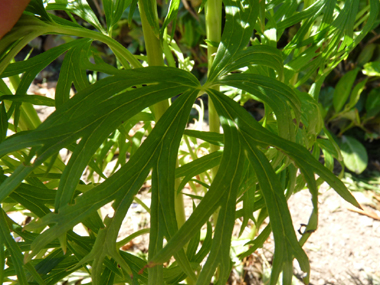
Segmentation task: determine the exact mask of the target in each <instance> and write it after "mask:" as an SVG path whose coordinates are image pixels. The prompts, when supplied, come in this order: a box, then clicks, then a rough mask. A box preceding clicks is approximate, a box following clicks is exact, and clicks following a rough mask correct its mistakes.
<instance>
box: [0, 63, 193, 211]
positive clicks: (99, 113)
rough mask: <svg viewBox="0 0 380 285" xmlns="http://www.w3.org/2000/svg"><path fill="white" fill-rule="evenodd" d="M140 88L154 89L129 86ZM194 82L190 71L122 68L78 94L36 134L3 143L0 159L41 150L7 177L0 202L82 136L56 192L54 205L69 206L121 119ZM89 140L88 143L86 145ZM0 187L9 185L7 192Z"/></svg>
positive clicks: (175, 93)
mask: <svg viewBox="0 0 380 285" xmlns="http://www.w3.org/2000/svg"><path fill="white" fill-rule="evenodd" d="M141 84H153V85H151V86H147V87H144V88H137V89H133V88H131V87H132V86H135V85H141ZM154 84H155V85H154ZM198 84H199V83H198V81H197V80H196V78H195V77H193V76H192V75H191V74H190V73H188V72H185V71H179V70H177V69H175V68H166V67H149V68H142V69H134V70H126V71H124V72H122V73H120V74H118V75H115V76H112V77H107V78H105V79H103V80H100V81H98V82H97V83H96V84H94V85H91V86H89V87H88V88H86V89H85V90H82V92H79V93H78V94H77V95H75V96H74V97H73V98H72V99H71V100H69V101H68V102H67V103H66V104H64V105H63V106H62V107H61V108H60V110H57V111H56V112H54V113H53V114H52V115H51V116H50V117H49V118H47V119H46V120H45V121H44V123H43V124H41V125H40V126H39V127H38V128H37V130H36V131H34V132H32V133H24V134H22V135H19V136H13V137H11V138H9V139H7V140H5V141H4V142H3V143H2V144H1V146H0V156H2V155H4V154H7V153H9V152H12V151H14V150H19V149H22V148H25V147H31V146H36V147H37V146H39V147H40V148H39V150H38V154H37V158H36V160H35V162H34V164H33V166H27V167H21V168H22V169H21V168H20V170H19V171H20V173H17V172H15V175H13V176H11V177H10V178H9V179H7V181H6V182H7V183H3V184H2V185H1V186H0V192H1V194H2V195H0V200H1V199H3V198H4V197H6V195H8V194H9V193H11V191H12V190H13V189H14V188H13V187H16V186H17V185H18V184H19V183H20V182H21V181H22V180H23V179H24V178H25V177H26V176H24V175H28V174H29V173H30V172H31V171H32V170H33V167H37V166H38V165H40V164H41V163H42V162H43V161H45V160H46V159H47V158H48V157H50V156H51V155H52V154H54V153H56V152H57V151H59V150H60V149H61V148H63V147H67V146H68V145H70V144H71V143H73V142H75V141H76V140H77V139H79V138H81V137H82V140H81V142H80V143H79V145H78V147H76V149H75V151H74V153H73V155H72V157H71V159H70V161H69V164H68V166H67V167H66V168H65V171H64V173H63V174H62V178H61V181H60V186H59V188H58V194H57V202H56V207H58V206H57V205H59V204H61V205H64V204H66V203H69V202H70V201H71V199H72V195H73V193H74V190H75V187H76V185H77V183H78V181H79V178H80V176H81V175H82V172H83V170H84V168H85V167H86V165H87V163H88V162H89V160H90V158H91V157H92V155H93V153H95V151H96V149H97V148H98V147H99V146H100V144H101V143H102V142H103V141H104V140H105V139H106V138H107V137H108V135H109V134H110V133H111V132H112V131H113V130H115V129H116V128H117V127H118V126H119V125H121V124H122V122H123V120H127V119H128V118H130V117H132V116H134V115H135V114H137V113H138V112H140V111H141V110H142V109H144V108H146V107H148V106H150V105H151V104H154V103H156V102H160V101H162V100H164V99H167V98H170V97H173V96H175V95H177V94H179V93H182V92H184V91H186V90H188V89H189V88H190V89H191V88H194V87H195V86H198ZM128 88H131V89H128ZM115 94H116V95H117V96H115ZM115 110H117V112H115ZM88 141H92V143H91V144H88ZM16 173H17V175H16ZM18 174H19V175H18ZM69 174H70V175H69ZM5 185H7V186H5ZM11 185H13V186H11ZM3 186H4V187H7V188H6V190H5V189H3ZM1 189H3V190H1ZM3 195H4V196H3ZM1 197H2V198H1Z"/></svg>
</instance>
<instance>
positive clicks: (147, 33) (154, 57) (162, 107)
mask: <svg viewBox="0 0 380 285" xmlns="http://www.w3.org/2000/svg"><path fill="white" fill-rule="evenodd" d="M150 4H151V5H156V1H150ZM154 8H155V9H154V11H156V7H154ZM139 9H140V16H141V23H142V27H143V32H144V40H145V49H146V52H147V56H148V64H149V66H164V59H163V56H162V55H163V52H162V47H161V42H160V40H159V39H158V38H157V37H156V35H155V34H154V31H153V29H152V27H151V26H150V24H149V22H148V19H147V17H146V13H145V8H144V5H143V4H142V1H141V0H140V1H139ZM155 18H156V21H158V16H157V15H155ZM168 108H169V100H164V101H161V102H159V103H157V104H155V105H153V106H152V107H151V109H152V111H153V114H154V116H155V119H156V122H157V121H158V120H159V119H160V118H161V117H162V115H163V114H164V113H165V112H166V110H167V109H168ZM176 166H177V167H178V160H177V162H176ZM179 183H180V180H178V179H176V181H175V189H177V188H178V186H179ZM175 209H176V218H177V223H178V227H181V226H182V225H183V224H184V223H185V221H186V216H185V209H184V203H183V196H182V194H179V195H176V194H175Z"/></svg>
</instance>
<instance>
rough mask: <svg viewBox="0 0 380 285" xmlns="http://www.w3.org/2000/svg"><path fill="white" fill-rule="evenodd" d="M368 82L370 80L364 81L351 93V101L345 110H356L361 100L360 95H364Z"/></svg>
mask: <svg viewBox="0 0 380 285" xmlns="http://www.w3.org/2000/svg"><path fill="white" fill-rule="evenodd" d="M367 81H368V78H366V79H364V80H363V81H360V82H359V83H358V84H356V85H355V87H354V89H353V90H352V92H351V96H350V100H349V101H348V103H347V105H346V107H345V109H346V110H350V109H351V108H354V107H355V105H356V103H357V102H358V101H359V99H360V94H362V92H363V90H364V88H365V85H366V83H367Z"/></svg>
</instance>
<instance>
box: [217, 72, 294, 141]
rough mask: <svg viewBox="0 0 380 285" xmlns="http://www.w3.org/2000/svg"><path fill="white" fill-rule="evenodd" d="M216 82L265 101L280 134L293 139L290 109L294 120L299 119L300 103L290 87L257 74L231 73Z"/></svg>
mask: <svg viewBox="0 0 380 285" xmlns="http://www.w3.org/2000/svg"><path fill="white" fill-rule="evenodd" d="M216 82H218V83H221V84H225V85H229V86H234V87H236V88H239V89H242V90H244V91H247V92H249V93H250V94H252V95H254V96H256V97H258V98H259V99H261V100H262V101H263V102H265V103H267V104H268V105H269V106H270V107H271V108H272V109H273V111H274V113H275V114H276V116H277V118H278V120H277V123H278V126H279V134H280V136H282V137H284V138H287V139H289V140H292V141H295V126H294V123H293V121H292V120H293V117H292V115H291V111H290V110H291V109H292V110H293V111H294V113H295V116H296V121H299V117H300V114H301V104H300V101H299V99H298V97H297V96H296V94H295V93H294V91H293V90H292V89H291V88H289V87H288V86H286V85H285V84H283V83H281V82H279V81H277V80H275V79H272V78H269V77H266V76H261V75H257V74H256V75H252V74H231V75H227V76H225V77H224V78H223V79H221V80H218V81H216Z"/></svg>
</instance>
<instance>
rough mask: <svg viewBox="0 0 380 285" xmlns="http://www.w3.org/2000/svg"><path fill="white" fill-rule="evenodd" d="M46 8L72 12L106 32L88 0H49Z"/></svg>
mask: <svg viewBox="0 0 380 285" xmlns="http://www.w3.org/2000/svg"><path fill="white" fill-rule="evenodd" d="M45 9H46V10H64V11H67V12H71V13H73V14H75V15H77V16H78V17H80V18H82V19H83V20H85V21H87V22H88V23H90V24H91V25H93V26H94V27H95V28H97V29H98V30H99V31H100V32H102V33H103V34H105V31H104V29H103V26H102V25H101V24H100V22H99V20H98V18H97V17H96V15H95V13H94V11H92V9H91V7H90V5H89V4H88V2H87V1H86V0H74V1H70V0H55V1H54V2H53V1H48V4H47V5H46V7H45Z"/></svg>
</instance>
